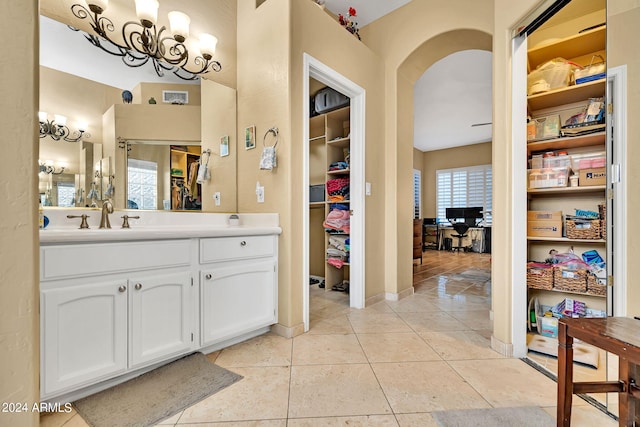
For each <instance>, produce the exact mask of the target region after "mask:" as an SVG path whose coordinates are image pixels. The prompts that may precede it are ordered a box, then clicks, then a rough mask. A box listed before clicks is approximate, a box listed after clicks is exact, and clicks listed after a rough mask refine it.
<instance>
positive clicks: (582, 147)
mask: <svg viewBox="0 0 640 427" xmlns="http://www.w3.org/2000/svg"><path fill="white" fill-rule="evenodd" d="M597 55H600V56H601V57H603V58H606V26H600V27H597V28H594V29H591V30H587V31H583V32H581V33H578V34H576V35H572V36H570V37H566V38H563V39H560V40H555V41H553V42H551V43H547V44H544V45H542V46H540V47H534V48H532V49H529V51H528V52H527V59H528V66H529V70H534V69H535V68H536V67H537V66H538V65H540V64H543V63H545V62H546V61H549V60H552V59H554V58H559V57H561V58H565V59H567V60H569V61H571V62H574V63H577V64H580V65H582V66H588V65H589V64H590V63H591V61H592V58H594V57H595V56H597ZM605 90H606V78H604V79H599V80H595V81H592V82H588V83H582V84H578V85H571V86H568V87H565V88H561V89H556V90H552V91H547V92H543V93H540V94H535V95H532V96H528V97H527V103H528V110H529V114H530V115H531V116H532V117H539V116H544V115H550V114H554V112H556V114H557V112H558V111H562V110H563V109H566V108H567V107H568V106H573V105H575V104H576V103H580V102H584V103H585V104H586V102H587V100H588V99H589V98H600V97H604V96H605ZM558 150H562V151H567V152H568V154H569V155H571V154H575V153H586V152H602V151H606V133H605V132H597V133H591V134H587V135H582V136H574V137H560V138H555V139H549V140H543V141H535V142H529V143H528V144H527V155H528V156H531V154H541V153H545V152H547V151H558ZM605 195H606V186H605V185H597V186H578V187H557V188H535V189H533V188H528V189H527V198H528V210H533V211H562V212H563V214H565V215H566V214H573V213H574V209H589V210H593V211H596V212H597V211H598V205H602V204H605ZM564 235H566V234H563V236H564ZM527 248H528V259H529V260H531V261H544V260H545V259H546V258H548V257H549V251H550V250H551V249H556V250H558V251H559V252H565V251H567V250H570V249H572V250H573V251H574V252H575V253H576V254H578V255H580V254H582V253H583V252H585V251H587V250H592V249H595V250H597V251H599V253H600V254H601V255H602V257H603V258H604V257H605V253H606V240H605V239H602V238H598V239H570V238H567V237H534V236H527ZM533 297H535V298H538V300H539V301H540V303H541V304H542V305H547V306H552V305H555V304H556V303H558V302H559V301H561V300H562V299H563V298H573V299H578V300H581V301H584V302H585V303H587V306H588V307H591V308H594V309H597V310H605V309H606V303H605V301H604V300H605V298H604V297H603V296H600V295H594V294H591V293H582V292H570V291H566V290H557V289H552V290H540V289H532V288H528V299H530V298H533Z"/></svg>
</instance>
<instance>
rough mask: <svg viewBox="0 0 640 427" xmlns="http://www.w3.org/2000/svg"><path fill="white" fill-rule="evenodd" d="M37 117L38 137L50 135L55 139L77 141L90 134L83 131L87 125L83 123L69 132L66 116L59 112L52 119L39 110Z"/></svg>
mask: <svg viewBox="0 0 640 427" xmlns="http://www.w3.org/2000/svg"><path fill="white" fill-rule="evenodd" d="M38 119H39V121H40V138H44V137H45V136H50V137H51V138H52V139H53V140H55V141H60V140H61V139H63V140H65V141H67V142H78V141H80V140H81V139H82V138H84V137H90V136H91V134H89V133H86V132H85V129H86V127H87V126H86V125H84V124H80V125H79V128H80V129H78V130H77V131H74V132H73V133H71V131H70V130H69V128H68V127H67V118H66V117H65V116H61V115H60V114H55V115H54V116H53V120H49V116H48V114H47V113H45V112H44V111H40V112H39V113H38Z"/></svg>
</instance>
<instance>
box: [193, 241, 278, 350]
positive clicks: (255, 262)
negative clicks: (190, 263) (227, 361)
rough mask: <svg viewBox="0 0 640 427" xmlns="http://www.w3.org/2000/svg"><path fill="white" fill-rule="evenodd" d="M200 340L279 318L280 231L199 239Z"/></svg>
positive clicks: (205, 342) (208, 341) (209, 341)
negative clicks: (263, 234)
mask: <svg viewBox="0 0 640 427" xmlns="http://www.w3.org/2000/svg"><path fill="white" fill-rule="evenodd" d="M200 264H201V265H200V307H201V309H200V311H201V325H200V331H201V345H202V346H203V347H208V346H215V344H217V343H221V342H223V341H227V340H229V339H232V338H234V337H238V336H241V335H242V334H246V333H249V332H253V331H255V330H258V329H260V328H263V327H268V326H270V325H272V324H274V323H277V320H278V314H277V312H278V310H277V293H278V289H277V274H278V272H277V265H278V261H277V236H247V237H221V238H215V239H200Z"/></svg>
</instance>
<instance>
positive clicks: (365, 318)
mask: <svg viewBox="0 0 640 427" xmlns="http://www.w3.org/2000/svg"><path fill="white" fill-rule="evenodd" d="M349 321H350V322H351V326H352V327H353V330H354V331H355V332H356V333H357V334H366V333H385V332H386V333H393V332H411V328H410V327H409V325H407V323H406V322H405V321H404V320H402V319H401V318H400V317H399V316H398V315H397V314H395V313H372V312H368V313H354V312H351V313H349Z"/></svg>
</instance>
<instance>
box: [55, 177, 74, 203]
mask: <svg viewBox="0 0 640 427" xmlns="http://www.w3.org/2000/svg"><path fill="white" fill-rule="evenodd" d="M57 189H58V206H60V207H66V208H68V207H73V206H75V193H76V189H75V186H74V183H73V182H58V184H57Z"/></svg>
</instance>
